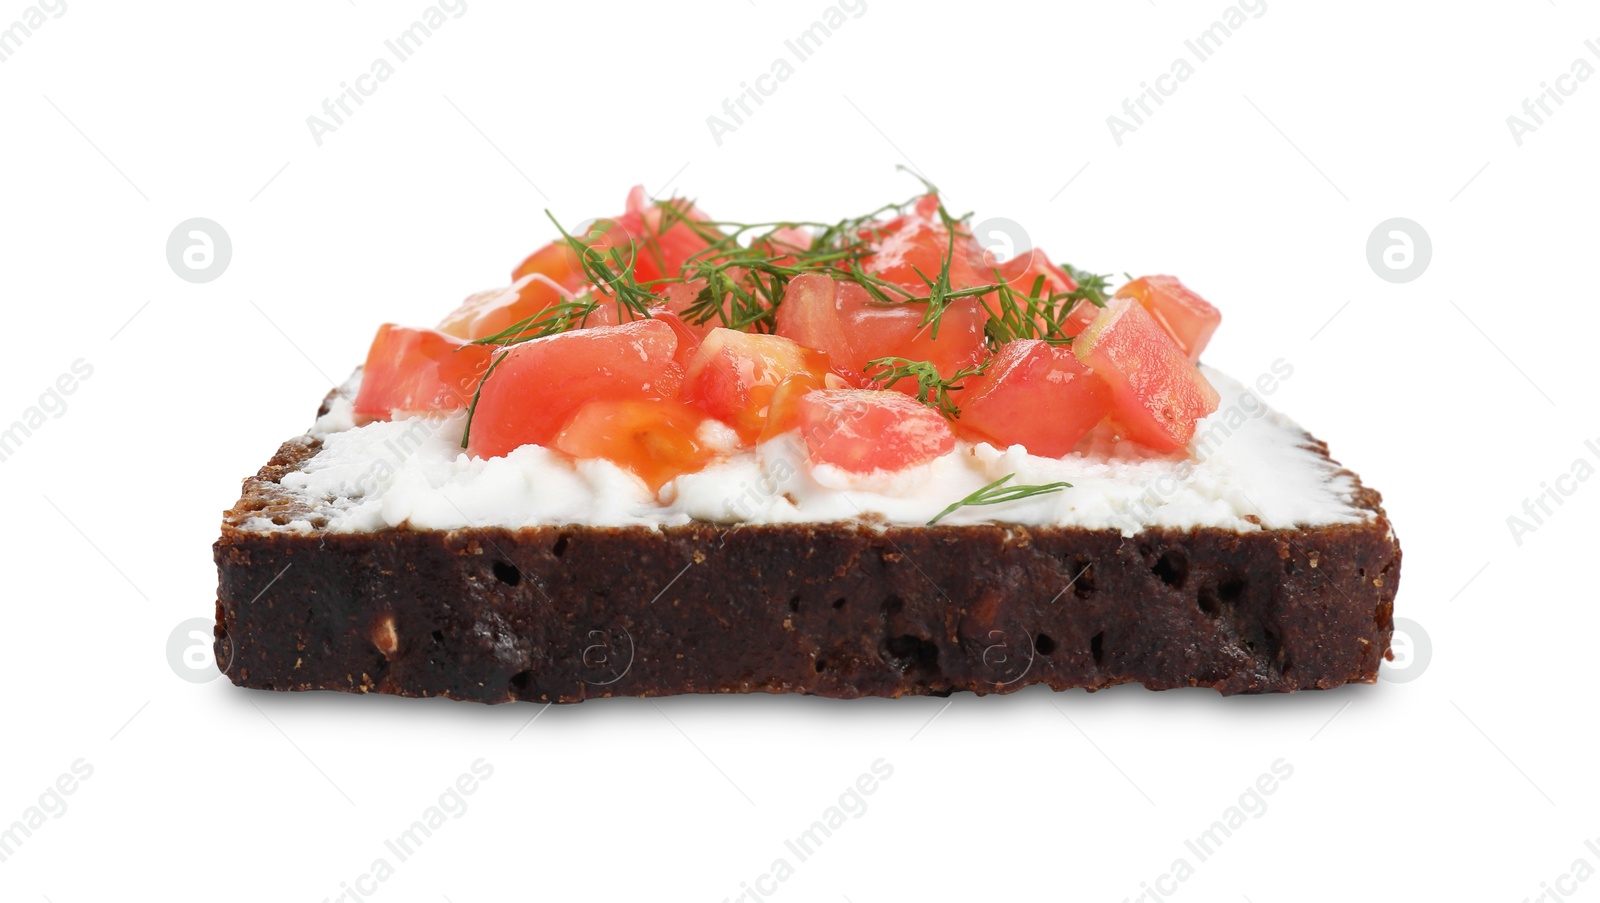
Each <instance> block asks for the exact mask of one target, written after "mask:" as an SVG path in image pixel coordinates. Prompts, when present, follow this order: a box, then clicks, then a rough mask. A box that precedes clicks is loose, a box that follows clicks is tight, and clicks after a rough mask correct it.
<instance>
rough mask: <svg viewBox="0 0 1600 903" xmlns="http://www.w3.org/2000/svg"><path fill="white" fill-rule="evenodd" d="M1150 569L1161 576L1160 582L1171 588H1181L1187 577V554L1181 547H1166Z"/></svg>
mask: <svg viewBox="0 0 1600 903" xmlns="http://www.w3.org/2000/svg"><path fill="white" fill-rule="evenodd" d="M1150 570H1152V571H1154V572H1155V575H1156V576H1157V577H1160V578H1161V582H1162V583H1165V584H1166V585H1168V586H1170V587H1172V588H1173V589H1183V583H1184V581H1185V580H1188V579H1189V556H1188V555H1187V554H1185V553H1184V551H1183V550H1182V549H1168V550H1167V551H1165V552H1163V553H1161V557H1160V558H1157V559H1156V563H1155V566H1154V567H1152V568H1150Z"/></svg>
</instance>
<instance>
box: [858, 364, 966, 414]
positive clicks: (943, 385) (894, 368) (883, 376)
mask: <svg viewBox="0 0 1600 903" xmlns="http://www.w3.org/2000/svg"><path fill="white" fill-rule="evenodd" d="M991 360H992V359H991ZM989 363H990V362H989V361H984V362H983V363H981V364H976V365H974V366H971V367H962V368H961V369H960V370H957V371H956V372H955V373H952V374H951V375H950V376H949V377H948V378H946V377H945V376H943V375H942V374H940V373H939V368H937V367H935V366H934V365H933V362H932V361H914V360H910V359H909V358H903V357H879V358H873V359H872V360H870V361H867V378H868V379H871V380H872V381H873V382H877V383H882V384H883V387H884V388H885V389H889V388H893V387H894V384H895V383H897V382H899V381H900V380H902V379H910V380H914V381H915V382H916V384H917V400H918V401H920V402H922V403H923V404H925V405H927V406H928V407H930V408H933V409H934V410H936V411H938V412H939V413H941V414H943V415H944V416H946V417H948V418H950V419H951V420H955V419H956V418H958V417H960V416H961V409H960V408H958V407H956V404H955V401H953V400H952V399H951V398H950V393H951V392H953V391H956V390H957V389H961V388H963V387H964V385H965V383H964V381H965V380H967V379H970V378H972V377H974V376H981V375H983V372H984V371H985V370H987V369H989ZM875 370H879V371H881V372H878V373H874V372H873V371H875Z"/></svg>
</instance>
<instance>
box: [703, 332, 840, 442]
mask: <svg viewBox="0 0 1600 903" xmlns="http://www.w3.org/2000/svg"><path fill="white" fill-rule="evenodd" d="M827 372H828V359H827V355H824V354H822V353H821V352H817V351H811V350H808V349H806V348H803V347H801V346H800V345H799V344H797V343H795V342H793V341H791V340H789V339H786V338H784V337H782V336H776V335H753V334H751V333H745V332H736V331H734V330H732V329H722V328H717V329H713V330H711V333H710V335H708V336H706V340H705V342H704V343H703V344H701V346H700V349H699V350H698V351H697V352H695V356H694V359H693V360H692V361H690V363H689V366H688V368H687V371H686V373H685V375H684V385H683V394H682V397H683V399H684V400H685V401H687V402H689V403H690V404H693V405H695V406H696V407H698V408H699V409H700V410H702V411H705V412H706V413H707V414H709V415H711V416H712V417H715V418H717V419H718V420H721V421H722V422H723V423H726V424H728V425H729V426H731V427H733V428H734V430H735V431H736V432H738V433H739V435H740V436H741V437H742V438H743V439H744V440H745V441H747V442H748V441H753V440H755V439H756V438H758V437H759V436H760V435H761V433H762V430H763V428H764V427H765V426H766V420H767V412H768V411H767V409H768V407H769V406H770V405H771V404H772V396H773V394H774V393H775V392H776V391H777V388H778V385H779V384H780V383H782V382H783V381H784V380H785V379H787V378H788V377H790V376H792V375H794V374H796V373H809V374H812V375H814V376H816V377H817V378H818V379H820V378H821V377H822V375H823V374H825V373H827Z"/></svg>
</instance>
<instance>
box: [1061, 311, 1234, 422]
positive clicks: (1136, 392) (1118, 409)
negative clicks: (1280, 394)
mask: <svg viewBox="0 0 1600 903" xmlns="http://www.w3.org/2000/svg"><path fill="white" fill-rule="evenodd" d="M1072 350H1073V352H1074V353H1075V354H1077V356H1078V359H1079V360H1080V361H1082V362H1083V363H1085V364H1087V365H1088V366H1089V368H1090V369H1091V370H1093V371H1094V373H1095V375H1097V376H1099V377H1100V378H1101V379H1102V380H1104V381H1105V383H1106V386H1107V387H1108V388H1109V389H1110V391H1111V399H1112V410H1111V416H1112V418H1113V419H1114V420H1115V421H1116V422H1117V424H1118V426H1120V427H1121V428H1122V431H1123V432H1124V433H1125V434H1126V435H1127V436H1128V438H1130V439H1133V440H1134V441H1136V442H1139V443H1142V444H1144V445H1147V446H1149V447H1151V448H1153V449H1156V450H1158V451H1178V450H1180V449H1182V448H1184V447H1186V446H1187V445H1188V444H1189V440H1190V439H1192V438H1194V429H1195V422H1196V421H1198V420H1199V419H1200V418H1201V417H1204V416H1206V415H1207V414H1210V413H1212V412H1213V411H1215V410H1216V409H1217V404H1218V402H1219V401H1220V397H1219V396H1218V394H1217V390H1216V389H1215V388H1214V387H1212V385H1211V383H1210V381H1208V380H1207V379H1206V378H1205V375H1204V374H1202V373H1201V372H1200V368H1199V367H1197V366H1195V364H1194V362H1193V361H1191V360H1189V357H1188V355H1186V354H1184V352H1183V349H1181V348H1179V347H1178V343H1177V342H1175V341H1173V340H1172V337H1171V336H1169V335H1167V332H1166V330H1164V329H1162V328H1161V325H1160V324H1159V323H1157V322H1156V320H1155V318H1154V317H1152V316H1151V315H1150V312H1149V311H1147V310H1145V308H1144V305H1142V304H1140V303H1139V302H1138V301H1136V300H1134V299H1133V298H1128V297H1122V298H1112V299H1111V302H1110V303H1109V304H1107V305H1106V307H1105V309H1104V310H1102V311H1101V312H1100V315H1099V316H1097V317H1096V318H1095V320H1094V322H1093V323H1091V324H1090V325H1089V328H1088V329H1087V330H1085V331H1084V332H1083V334H1082V335H1080V336H1078V338H1077V339H1076V340H1074V341H1073V343H1072Z"/></svg>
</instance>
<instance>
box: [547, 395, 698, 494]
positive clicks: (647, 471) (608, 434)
mask: <svg viewBox="0 0 1600 903" xmlns="http://www.w3.org/2000/svg"><path fill="white" fill-rule="evenodd" d="M705 420H706V416H705V414H703V413H701V412H699V411H697V410H695V409H694V408H691V407H688V406H687V405H684V404H681V403H679V402H676V401H591V402H588V403H586V404H583V405H582V406H580V407H579V408H578V410H577V412H576V413H574V414H573V415H572V418H571V419H570V420H569V421H567V424H566V425H565V426H564V427H562V429H561V432H559V433H557V434H556V437H555V440H554V443H553V444H554V447H555V448H556V450H557V451H560V452H563V453H565V454H568V455H571V456H572V457H574V458H605V459H606V460H608V461H610V462H612V463H613V464H616V465H617V466H619V467H623V468H626V469H628V470H631V471H633V473H634V474H636V475H637V476H638V477H639V478H640V479H641V480H644V482H645V484H646V485H648V486H649V487H650V491H651V492H656V491H659V490H660V489H661V487H662V486H664V485H665V484H667V483H669V482H671V481H672V479H673V478H674V477H677V476H679V475H681V474H685V473H693V472H694V471H696V470H700V469H701V468H703V467H705V465H707V464H709V463H710V462H711V461H712V460H714V459H715V458H716V453H715V452H714V451H713V450H711V449H709V448H707V447H705V446H704V445H702V444H701V442H700V441H699V440H698V439H697V438H696V436H695V431H696V430H697V429H699V427H700V424H702V423H704V422H705Z"/></svg>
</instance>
